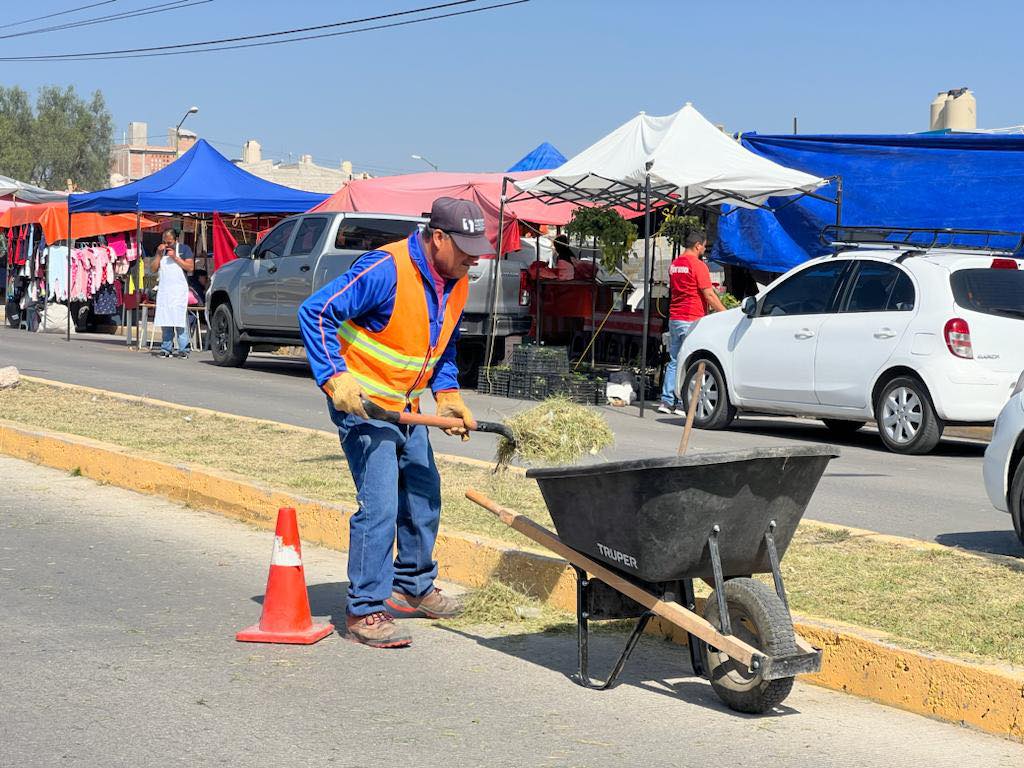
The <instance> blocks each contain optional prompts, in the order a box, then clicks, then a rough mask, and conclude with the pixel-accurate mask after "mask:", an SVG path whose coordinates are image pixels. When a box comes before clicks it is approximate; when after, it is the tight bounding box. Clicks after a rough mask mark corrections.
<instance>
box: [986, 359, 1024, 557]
mask: <svg viewBox="0 0 1024 768" xmlns="http://www.w3.org/2000/svg"><path fill="white" fill-rule="evenodd" d="M984 473H985V490H987V491H988V497H989V498H990V499H991V500H992V504H993V506H995V507H996V509H1001V510H1003V511H1004V512H1009V513H1010V517H1011V518H1012V519H1013V530H1014V531H1016V532H1017V538H1019V539H1020V543H1021V544H1024V373H1022V374H1021V376H1020V380H1019V381H1018V382H1017V388H1016V389H1015V390H1014V396H1013V397H1012V398H1010V402H1008V403H1007V404H1006V407H1005V408H1003V412H1002V413H1000V414H999V418H998V419H996V426H995V428H994V429H993V430H992V442H991V443H989V445H988V448H987V449H986V451H985V464H984Z"/></svg>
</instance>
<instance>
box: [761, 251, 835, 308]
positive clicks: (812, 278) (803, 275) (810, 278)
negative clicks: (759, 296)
mask: <svg viewBox="0 0 1024 768" xmlns="http://www.w3.org/2000/svg"><path fill="white" fill-rule="evenodd" d="M849 264H850V262H849V261H848V260H845V259H836V260H832V261H826V262H823V263H821V264H816V265H814V266H813V267H808V268H807V269H805V270H803V271H802V272H797V273H796V274H795V275H793V276H792V277H790V278H789V279H788V280H786V281H785V282H783V283H781V284H779V285H777V286H775V288H773V289H772V290H771V291H769V292H768V295H767V296H765V297H764V301H763V302H762V304H761V313H760V314H761V316H762V317H777V316H780V315H820V314H823V313H825V312H831V311H832V306H833V304H834V303H835V297H836V292H837V290H838V288H839V283H840V278H841V277H842V276H843V273H844V272H845V271H846V268H847V267H848V266H849Z"/></svg>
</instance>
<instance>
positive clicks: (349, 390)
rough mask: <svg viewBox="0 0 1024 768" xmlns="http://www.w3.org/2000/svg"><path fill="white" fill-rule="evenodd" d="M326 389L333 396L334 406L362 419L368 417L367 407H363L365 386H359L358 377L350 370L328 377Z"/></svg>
mask: <svg viewBox="0 0 1024 768" xmlns="http://www.w3.org/2000/svg"><path fill="white" fill-rule="evenodd" d="M324 389H325V390H326V391H327V393H328V394H329V395H330V396H331V401H332V402H333V403H334V407H335V408H337V409H338V410H339V411H342V412H344V413H351V414H352V415H353V416H358V417H359V418H361V419H368V418H370V417H369V416H367V415H366V409H365V408H363V388H362V387H361V386H359V382H358V381H356V377H355V376H353V375H352V374H351V373H349V372H348V371H345V372H344V373H341V374H339V375H338V376H335V377H333V378H331V379H328V381H327V383H326V384H324Z"/></svg>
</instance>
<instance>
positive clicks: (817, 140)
mask: <svg viewBox="0 0 1024 768" xmlns="http://www.w3.org/2000/svg"><path fill="white" fill-rule="evenodd" d="M743 145H744V146H745V147H747V148H748V149H750V150H752V151H754V152H756V153H758V154H759V155H762V156H764V157H767V158H768V159H769V160H774V161H775V162H776V163H779V164H781V165H785V166H788V167H790V168H796V169H798V170H801V171H806V172H808V173H813V174H814V175H816V176H823V177H827V176H842V178H843V207H842V223H843V224H844V225H847V226H901V227H953V228H961V229H996V230H1009V231H1021V230H1024V136H992V135H984V134H981V135H979V134H946V135H935V134H931V135H923V134H913V135H907V136H759V135H757V134H747V135H744V136H743ZM819 194H821V195H822V196H824V197H834V196H835V187H834V185H829V186H826V187H822V188H821V189H820V190H819ZM786 202H787V199H786V198H773V199H771V200H770V201H769V205H770V206H771V207H774V208H780V206H785V207H783V208H780V209H779V210H778V211H777V212H776V213H774V214H773V213H768V212H765V211H761V210H738V211H735V212H733V213H730V214H729V215H727V216H723V217H722V218H721V219H720V220H719V239H718V242H717V243H716V245H715V249H714V252H713V254H712V257H713V258H714V259H716V260H717V261H721V262H722V263H725V264H740V265H743V266H747V267H750V268H752V269H761V270H765V271H768V272H784V271H786V270H788V269H790V268H791V267H794V266H796V265H797V264H800V263H802V262H804V261H806V260H807V259H809V258H812V257H814V256H820V255H823V254H825V253H828V252H829V250H828V248H827V247H826V246H824V245H823V244H822V243H821V242H820V240H819V233H820V232H821V229H822V227H825V226H827V225H829V224H834V223H835V215H836V212H835V207H834V206H832V205H830V204H828V203H824V202H821V201H818V200H812V199H808V198H803V199H801V200H799V201H797V202H795V203H792V204H790V205H788V206H786Z"/></svg>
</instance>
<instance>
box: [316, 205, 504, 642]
mask: <svg viewBox="0 0 1024 768" xmlns="http://www.w3.org/2000/svg"><path fill="white" fill-rule="evenodd" d="M493 253H494V248H493V247H492V246H491V244H490V242H489V241H488V240H487V237H486V236H485V235H484V218H483V212H482V211H481V210H480V207H479V206H478V205H477V204H476V203H473V202H470V201H466V200H455V199H452V198H449V197H442V198H438V199H437V200H435V201H434V203H433V206H432V208H431V212H430V221H429V222H428V224H427V225H426V227H425V228H424V229H423V230H422V231H416V232H413V233H412V234H411V235H410V236H409V237H408V238H407V239H405V240H401V241H399V242H397V243H391V244H390V245H386V246H384V247H383V248H381V249H380V250H376V251H370V252H368V253H365V254H363V255H362V256H361V257H359V258H358V259H357V260H356V262H355V263H354V264H353V265H352V268H351V269H350V270H349V271H348V272H346V273H345V274H343V275H341V276H340V277H338V278H337V279H335V280H334V281H332V282H331V283H328V284H327V285H326V286H324V287H323V288H322V289H321V290H320V291H318V292H317V293H315V294H313V295H312V296H311V297H310V298H309V299H307V300H306V301H305V302H304V303H303V304H302V306H301V307H300V309H299V313H298V315H299V328H300V329H301V331H302V336H303V339H304V340H305V342H306V351H307V355H308V357H309V362H310V366H311V368H312V371H313V376H314V378H315V379H316V383H317V385H318V386H319V387H320V388H321V389H323V391H324V392H325V393H326V395H327V408H328V412H329V413H330V417H331V420H332V421H333V422H334V424H335V425H336V426H337V428H338V434H339V436H340V438H341V446H342V449H343V450H344V453H345V458H346V459H347V461H348V466H349V469H350V470H351V472H352V478H353V480H354V481H355V486H356V491H357V498H358V500H359V510H358V511H357V512H356V514H355V515H354V516H353V517H352V520H351V522H350V523H349V550H348V552H349V557H348V580H349V588H348V606H347V609H346V622H345V623H346V628H347V631H348V637H349V638H350V639H352V640H354V641H356V642H359V643H364V644H366V645H369V646H372V647H376V648H397V647H402V646H406V645H409V644H410V643H411V642H412V637H411V636H410V635H409V633H408V632H407V631H406V630H404V629H402V628H400V627H399V626H398V625H397V624H396V623H395V621H394V615H398V616H417V615H418V616H427V617H430V618H442V617H449V616H455V615H457V614H458V613H459V612H460V611H461V610H462V607H461V605H460V604H459V601H458V600H456V599H455V598H453V597H451V596H449V595H445V594H443V593H442V592H441V590H440V589H438V588H437V587H435V586H434V579H435V578H436V576H437V561H436V560H434V559H433V551H434V541H435V539H436V537H437V529H438V523H439V520H440V516H441V480H440V477H439V475H438V472H437V467H436V465H435V464H434V454H433V450H432V449H431V446H430V440H429V437H428V434H427V428H426V427H424V426H397V425H394V424H391V423H388V422H385V421H379V420H376V419H372V418H370V417H369V416H368V415H367V412H366V409H365V407H364V400H368V401H370V402H372V403H375V404H376V405H378V406H380V407H382V408H386V409H389V410H392V411H413V412H417V411H419V409H420V396H421V394H423V393H425V392H426V390H427V389H430V390H431V392H432V393H433V395H434V400H435V401H436V404H437V414H438V415H440V416H449V417H455V418H459V419H462V422H463V426H461V427H458V428H456V429H452V430H446V432H448V434H454V435H460V436H461V437H462V439H464V440H467V439H469V435H468V431H467V430H468V428H470V427H472V426H473V424H474V422H473V415H472V413H471V412H470V410H469V408H468V407H467V406H466V404H465V403H464V402H463V400H462V396H461V395H460V393H459V383H458V368H457V366H456V363H455V348H456V342H457V340H458V336H459V333H458V328H459V322H460V320H461V317H462V310H463V307H464V306H465V303H466V294H467V291H468V288H469V279H468V277H467V273H468V271H469V268H470V267H471V266H472V265H474V264H476V263H477V261H478V259H479V258H480V257H481V256H486V255H490V254H493ZM396 531H397V540H398V551H397V555H395V554H394V546H395V539H396Z"/></svg>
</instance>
